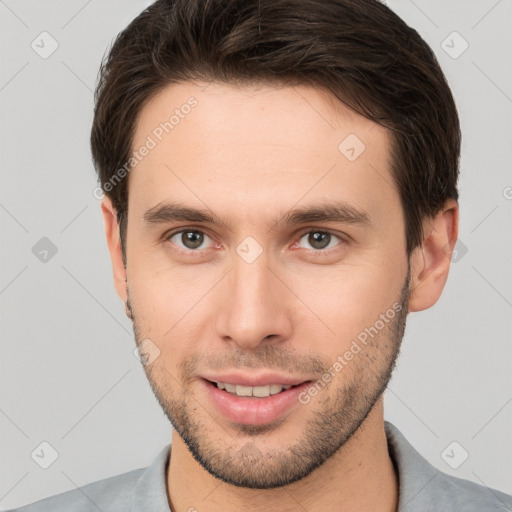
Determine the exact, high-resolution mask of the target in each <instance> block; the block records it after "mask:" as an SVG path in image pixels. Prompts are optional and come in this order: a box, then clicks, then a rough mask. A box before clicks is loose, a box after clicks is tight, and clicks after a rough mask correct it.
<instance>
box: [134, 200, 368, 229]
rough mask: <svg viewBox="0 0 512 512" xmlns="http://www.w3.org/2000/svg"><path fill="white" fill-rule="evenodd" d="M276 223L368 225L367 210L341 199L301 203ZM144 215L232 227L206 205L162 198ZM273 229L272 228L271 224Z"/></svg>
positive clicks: (157, 220) (150, 221)
mask: <svg viewBox="0 0 512 512" xmlns="http://www.w3.org/2000/svg"><path fill="white" fill-rule="evenodd" d="M279 218H280V220H278V221H276V222H274V224H273V225H274V226H275V225H276V224H284V225H286V226H293V225H296V224H305V223H308V222H340V223H344V224H360V225H370V224H371V217H370V214H369V213H368V212H367V211H365V210H363V209H361V208H358V207H356V206H353V205H350V204H348V203H345V202H342V201H336V202H325V203H320V204H316V205H310V206H302V207H300V208H295V209H292V210H290V211H287V212H285V213H284V214H281V215H280V217H279ZM143 219H144V222H145V224H147V225H159V224H166V223H169V222H173V221H184V222H199V223H206V224H217V225H219V226H222V227H224V228H226V229H227V230H229V231H232V229H231V227H230V226H229V223H228V222H227V220H225V219H224V218H222V217H219V216H217V215H215V214H214V213H213V212H212V211H211V210H209V209H197V208H191V207H188V206H185V205H183V204H181V203H177V202H169V201H164V202H162V203H159V204H157V205H156V206H154V207H152V208H150V209H149V210H146V211H145V212H144V214H143ZM271 229H273V228H271Z"/></svg>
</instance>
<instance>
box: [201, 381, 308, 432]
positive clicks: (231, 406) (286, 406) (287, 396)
mask: <svg viewBox="0 0 512 512" xmlns="http://www.w3.org/2000/svg"><path fill="white" fill-rule="evenodd" d="M201 382H202V383H203V385H204V387H205V388H206V392H207V395H208V396H209V397H210V399H211V401H212V402H213V403H214V404H215V406H216V407H217V409H218V410H219V411H220V412H221V413H222V414H223V415H224V416H225V417H226V418H227V419H228V420H231V421H234V422H235V423H243V424H245V425H265V424H267V423H271V422H273V421H275V420H277V419H279V418H280V417H281V416H283V415H284V414H286V413H287V412H289V411H290V410H291V409H292V408H293V407H294V406H296V405H298V403H299V401H298V397H299V395H300V393H301V392H302V391H304V390H305V389H306V388H307V387H308V386H309V384H310V382H303V383H302V384H299V385H298V386H294V387H292V388H290V389H287V390H285V391H281V393H277V394H276V395H270V396H269V397H267V398H249V397H242V396H237V395H232V394H231V393H228V392H227V391H224V390H222V389H219V388H218V387H217V386H216V385H215V384H212V383H211V382H210V381H208V380H206V379H201Z"/></svg>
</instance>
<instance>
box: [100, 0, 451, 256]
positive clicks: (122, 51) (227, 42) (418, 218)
mask: <svg viewBox="0 0 512 512" xmlns="http://www.w3.org/2000/svg"><path fill="white" fill-rule="evenodd" d="M186 80H203V81H220V82H225V83H233V84H237V85H241V86H242V85H244V84H251V83H257V82H258V83H261V82H263V83H267V84H269V85H272V84H275V85H291V86H293V85H299V84H305V85H314V86H320V87H322V88H324V89H326V90H328V91H330V92H331V93H333V94H334V95H335V96H336V97H337V98H338V99H339V100H340V101H342V102H343V103H344V104H346V105H348V106H349V107H351V108H353V109H354V110H355V111H356V112H358V113H359V114H361V115H363V116H365V117H367V118H369V119H371V120H372V121H374V122H376V123H378V124H380V125H382V126H385V127H386V128H388V129H390V130H391V132H392V143H391V147H390V156H391V172H392V175H393V178H394V180H395V184H396V186H397V189H398V191H399V193H400V197H401V202H402V207H403V210H404V214H405V221H406V233H405V235H406V240H407V252H408V254H410V252H411V251H412V249H414V248H415V247H416V246H418V245H420V244H421V242H422V238H423V230H422V221H423V219H424V218H426V217H432V216H433V215H434V214H436V213H437V212H438V211H439V210H440V209H441V208H442V206H443V204H444V203H445V201H446V200H447V199H449V198H453V199H455V200H457V199H458V191H457V179H458V174H459V155H460V144H461V135H460V127H459V118H458V114H457V109H456V106H455V102H454V99H453V96H452V94H451V91H450V88H449V86H448V84H447V82H446V79H445V76H444V74H443V72H442V70H441V68H440V66H439V63H438V61H437V59H436V57H435V55H434V53H433V51H432V50H431V49H430V47H429V46H428V45H427V43H425V41H424V40H423V39H422V38H421V37H420V35H419V34H418V33H417V32H416V31H415V30H414V29H412V28H411V27H409V26H408V25H407V24H406V23H405V22H404V21H403V20H401V19H400V18H399V17H398V16H397V15H396V14H395V13H394V12H393V11H391V10H390V9H389V8H388V7H387V6H385V5H384V4H382V3H380V2H379V1H378V0H258V1H256V0H254V1H252V0H158V1H156V2H155V3H153V4H152V5H151V6H149V7H148V8H147V9H145V10H144V11H143V12H142V13H141V14H140V15H139V16H137V17H136V18H135V19H134V20H133V21H132V22H131V23H130V24H129V25H128V26H127V27H126V28H125V29H124V30H123V31H122V32H121V33H120V34H119V35H118V36H117V38H116V40H115V41H114V43H113V45H112V47H111V49H110V52H109V53H108V55H107V57H106V58H105V59H104V60H103V62H102V65H101V69H100V73H99V80H98V84H97V88H96V91H95V112H94V121H93V125H92V131H91V149H92V155H93V160H94V164H95V167H96V170H97V172H98V175H99V180H100V183H101V186H102V188H103V190H104V191H105V193H106V194H107V195H108V196H109V197H110V198H111V200H112V203H113V205H114V207H115V208H116V210H117V215H118V220H119V222H120V228H121V229H120V231H121V245H122V251H123V257H124V256H125V244H126V241H125V240H126V218H127V209H128V187H127V181H128V180H127V179H122V180H120V181H119V182H118V183H117V184H116V185H115V186H110V187H108V188H106V187H105V185H106V184H107V183H108V182H109V180H110V179H111V178H112V177H113V176H114V175H115V173H116V171H117V170H118V169H120V168H121V167H122V166H125V164H126V162H128V161H129V158H130V153H131V151H132V139H133V135H134V130H135V126H136V121H137V116H138V115H139V113H140V111H141V109H142V107H143V106H144V104H145V102H147V101H148V99H149V98H151V97H152V96H154V95H155V94H156V93H158V92H159V91H161V90H162V89H163V88H164V87H166V86H167V85H169V84H171V83H177V82H180V81H186Z"/></svg>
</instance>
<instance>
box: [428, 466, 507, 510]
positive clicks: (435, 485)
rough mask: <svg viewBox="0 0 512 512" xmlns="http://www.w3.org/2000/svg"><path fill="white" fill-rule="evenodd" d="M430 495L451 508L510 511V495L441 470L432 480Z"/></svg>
mask: <svg viewBox="0 0 512 512" xmlns="http://www.w3.org/2000/svg"><path fill="white" fill-rule="evenodd" d="M430 495H431V496H432V497H435V500H436V501H437V502H438V503H447V504H450V506H451V507H452V509H453V510H464V511H467V512H473V511H474V512H482V511H485V512H494V511H496V512H498V511H502V512H505V511H508V512H512V496H509V495H508V494H505V493H503V492H500V491H498V490H496V489H492V488H490V487H486V486H484V485H480V484H477V483H475V482H471V481H469V480H464V479H462V478H457V477H455V476H451V475H447V474H445V473H443V472H441V471H438V474H437V476H436V478H434V480H433V481H432V489H431V491H430ZM434 505H435V503H434Z"/></svg>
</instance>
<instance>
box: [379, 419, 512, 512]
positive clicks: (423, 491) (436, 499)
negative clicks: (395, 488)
mask: <svg viewBox="0 0 512 512" xmlns="http://www.w3.org/2000/svg"><path fill="white" fill-rule="evenodd" d="M385 430H386V437H387V440H388V449H389V454H390V457H391V459H392V460H393V463H394V465H395V467H396V469H397V473H398V480H399V508H398V510H399V512H420V511H421V512H439V511H440V510H442V511H443V512H449V511H454V512H455V511H457V512H459V511H461V510H464V512H483V511H485V512H498V511H501V512H505V511H508V512H512V496H509V495H508V494H505V493H503V492H500V491H498V490H496V489H492V488H490V487H486V486H485V485H480V484H477V483H475V482H471V481H469V480H465V479H462V478H457V477H455V476H451V475H448V474H446V473H443V472H442V471H440V470H438V469H437V468H435V467H434V466H433V465H432V464H430V463H429V462H428V461H427V460H426V459H425V458H424V457H422V456H421V455H420V454H419V453H418V452H417V451H416V450H415V449H414V447H413V446H412V445H411V444H410V443H409V441H407V439H406V438H405V437H404V435H403V434H402V433H401V432H400V431H399V430H398V428H397V427H395V426H394V425H393V424H391V423H389V422H387V421H386V422H385Z"/></svg>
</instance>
